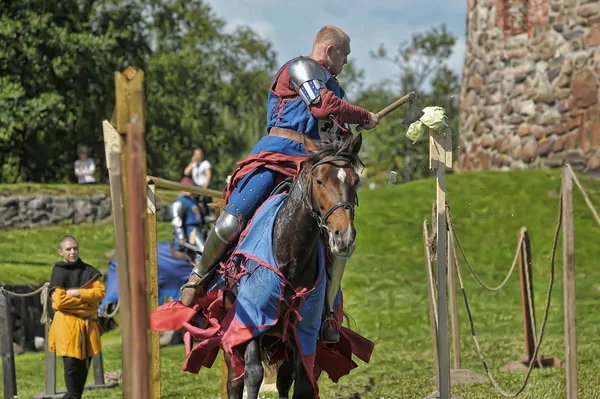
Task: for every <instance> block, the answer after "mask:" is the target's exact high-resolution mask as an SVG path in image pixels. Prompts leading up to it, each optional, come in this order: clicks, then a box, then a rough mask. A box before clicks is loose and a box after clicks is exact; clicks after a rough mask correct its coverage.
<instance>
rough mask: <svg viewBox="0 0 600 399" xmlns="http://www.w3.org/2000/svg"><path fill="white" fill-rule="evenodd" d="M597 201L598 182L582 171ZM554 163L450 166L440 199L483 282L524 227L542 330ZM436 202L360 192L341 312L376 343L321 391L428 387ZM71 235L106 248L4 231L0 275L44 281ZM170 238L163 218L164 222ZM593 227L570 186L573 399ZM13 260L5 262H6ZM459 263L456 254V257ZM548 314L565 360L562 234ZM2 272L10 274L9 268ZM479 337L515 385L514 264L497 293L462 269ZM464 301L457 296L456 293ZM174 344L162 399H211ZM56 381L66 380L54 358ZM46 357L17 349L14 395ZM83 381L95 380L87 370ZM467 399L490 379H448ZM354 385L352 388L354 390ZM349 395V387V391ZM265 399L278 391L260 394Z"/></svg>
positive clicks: (595, 282)
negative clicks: (465, 169) (428, 247)
mask: <svg viewBox="0 0 600 399" xmlns="http://www.w3.org/2000/svg"><path fill="white" fill-rule="evenodd" d="M582 183H583V184H584V186H585V187H586V189H587V190H588V192H589V193H590V195H591V198H592V201H593V202H594V203H595V204H596V206H597V207H598V206H600V185H599V184H598V182H597V181H593V180H590V179H582ZM560 185H561V179H560V171H513V172H507V173H505V172H489V173H472V174H464V175H451V176H449V177H448V179H447V192H448V193H447V198H448V202H449V204H450V206H451V209H452V216H453V221H454V226H455V229H456V232H457V234H458V236H459V238H460V240H461V243H462V244H463V247H464V249H465V251H466V254H467V256H468V258H469V260H470V261H471V263H472V264H473V266H474V268H475V269H476V271H477V272H478V274H479V275H480V277H481V278H482V279H483V280H484V282H486V283H487V284H488V285H497V284H499V283H500V282H501V281H502V279H503V278H504V276H505V275H506V273H507V271H508V268H509V266H510V264H511V262H512V258H513V256H514V252H515V249H516V244H517V237H518V233H519V229H520V228H521V227H522V226H525V227H527V229H528V230H529V234H530V237H531V243H532V257H533V274H534V289H535V298H534V299H535V304H536V306H537V307H536V318H537V320H538V328H539V325H540V323H541V320H542V316H543V311H544V308H543V306H544V303H545V299H546V294H547V288H548V283H549V279H550V254H551V249H552V238H553V234H554V230H555V227H556V223H557V220H558V210H559V201H558V198H559V192H560ZM434 199H435V183H434V181H433V180H431V179H427V180H422V181H417V182H413V183H410V184H407V185H402V186H395V187H380V188H378V189H376V190H373V191H369V190H366V189H365V190H363V191H362V192H361V193H360V207H359V208H358V209H357V216H356V217H357V220H356V224H357V229H358V248H357V250H356V252H355V255H354V259H353V260H352V261H351V262H350V263H349V264H348V268H347V269H346V275H345V277H344V282H343V287H344V295H345V298H346V310H347V311H348V312H349V313H350V314H351V315H352V316H353V318H354V320H355V322H356V329H357V330H358V332H360V333H361V334H363V335H364V336H366V337H367V338H369V339H371V340H373V341H374V342H375V343H376V345H375V351H374V353H373V357H372V360H371V363H370V364H364V363H362V362H361V361H360V360H359V361H358V363H359V368H358V369H356V370H355V371H353V372H352V373H351V374H350V375H349V376H346V377H344V378H342V380H341V381H340V382H339V383H338V384H332V383H331V382H330V381H329V380H328V379H327V377H326V376H323V377H322V378H321V380H320V387H321V397H322V398H350V397H353V398H357V397H360V398H363V399H364V398H373V399H377V398H387V399H389V398H408V399H413V398H424V397H425V396H427V395H429V394H430V393H431V392H432V391H433V390H434V385H433V384H432V383H431V382H430V378H431V377H432V376H433V375H434V370H433V356H432V351H433V349H432V343H431V331H430V328H429V310H428V302H427V288H426V280H425V267H424V251H423V239H422V223H423V220H424V219H426V218H430V215H431V204H432V202H433V201H434ZM64 232H71V233H74V234H75V235H77V236H78V237H80V238H81V241H82V243H81V246H82V255H81V256H82V257H83V258H84V259H85V260H87V261H90V262H92V263H94V262H96V264H98V265H100V264H101V263H102V262H106V258H105V256H104V253H105V252H106V251H108V250H110V249H111V248H112V242H113V241H112V240H113V238H112V226H110V225H108V226H106V225H92V226H73V227H68V228H62V229H60V230H57V229H45V230H38V231H10V232H0V253H1V254H2V261H0V270H1V272H0V281H4V280H6V279H8V280H10V281H12V282H26V281H33V280H37V281H45V279H47V278H48V276H49V272H50V268H49V267H48V265H49V264H51V263H53V262H54V261H55V260H56V256H54V253H55V249H54V248H55V246H56V244H55V242H56V239H57V237H58V236H59V235H60V234H62V233H64ZM159 234H160V237H161V239H168V238H169V237H170V231H169V230H168V225H162V226H161V228H160V233H159ZM599 242H600V227H599V226H598V225H597V224H596V222H595V221H594V220H593V218H592V217H591V214H590V212H589V210H588V209H587V207H586V205H585V203H584V201H583V198H582V196H581V194H580V193H578V192H577V191H576V192H575V248H576V249H575V263H576V284H577V295H576V300H577V323H578V325H577V326H578V331H577V339H578V360H579V393H580V396H579V397H580V398H585V399H592V398H598V397H600V373H599V371H600V370H599V369H598V360H597V358H598V348H599V347H600V346H599V345H600V317H598V312H597V309H598V303H599V300H600V291H598V286H600V268H598V266H597V265H598V263H599V262H598V261H599V260H600V245H598V243H599ZM7 259H8V260H10V261H11V262H7V261H6V260H7ZM462 265H464V262H462ZM555 266H556V271H555V278H556V281H555V285H554V291H553V293H552V302H551V308H550V317H549V320H548V325H547V328H546V333H545V339H544V344H543V346H542V350H541V352H542V354H543V355H544V356H547V357H550V356H556V357H559V358H560V359H562V360H564V356H565V352H564V334H563V323H564V315H563V291H562V290H563V286H562V239H561V240H560V241H559V246H558V251H557V262H556V265H555ZM6 270H9V271H8V272H5V271H6ZM463 276H464V277H465V284H466V292H467V295H468V298H469V301H470V306H471V310H472V313H473V318H474V322H475V329H476V332H477V336H478V338H479V340H480V342H481V346H482V349H483V351H484V354H485V356H486V360H487V362H488V365H489V366H490V368H491V371H492V373H493V374H494V376H495V377H496V379H497V380H498V382H499V383H500V385H501V386H502V387H503V388H504V389H505V390H508V391H513V390H515V389H516V388H518V387H519V386H520V384H521V382H522V380H523V378H524V376H525V373H523V372H500V371H499V369H500V368H501V367H502V366H503V365H505V364H506V363H508V362H510V361H513V360H518V359H519V358H520V357H521V356H522V355H523V354H524V343H523V321H522V316H521V305H520V292H519V282H518V273H515V274H513V276H512V277H511V279H510V280H509V282H508V284H507V285H506V287H505V288H504V289H503V290H501V291H499V292H488V291H484V290H483V289H481V288H480V287H479V286H478V285H477V283H476V282H475V281H474V279H473V278H472V276H471V275H470V274H469V273H468V270H467V269H466V268H464V267H463ZM459 301H460V298H459ZM459 319H460V330H461V335H460V342H461V348H462V357H463V368H469V369H472V370H474V371H476V372H478V373H480V374H482V375H483V374H484V370H483V367H482V365H481V362H480V360H479V357H478V356H477V353H476V351H475V347H474V344H473V341H472V338H471V333H470V328H469V325H468V319H467V315H466V311H465V308H464V304H463V303H462V301H461V302H459ZM103 347H104V361H105V364H104V368H105V371H114V370H119V369H120V367H121V364H120V356H121V354H120V336H119V332H118V330H116V331H111V332H110V333H108V334H105V335H104V337H103ZM183 360H184V353H183V347H182V346H174V347H166V348H162V349H161V370H162V397H163V398H190V399H191V398H216V397H217V394H218V388H219V376H220V372H219V367H218V366H217V365H216V366H215V367H214V368H213V369H211V370H205V369H203V370H202V371H201V372H200V374H198V375H192V374H189V373H183V372H182V371H180V369H181V365H182V362H183ZM58 364H59V370H58V375H59V378H58V385H59V387H62V386H63V383H62V377H61V374H60V373H61V372H62V367H61V362H59V363H58ZM42 365H43V354H41V353H27V354H23V355H20V356H18V357H17V376H18V387H19V397H20V398H30V397H32V396H33V394H34V393H36V392H39V391H41V390H42V389H43V374H42V371H41V370H42V367H43V366H42ZM90 381H91V377H90ZM565 386H566V382H565V371H564V369H545V370H535V371H534V372H533V375H532V377H531V379H530V382H529V385H528V386H527V388H526V389H525V391H524V392H523V393H522V394H521V395H520V396H519V397H520V398H528V399H540V398H542V399H544V398H548V399H560V398H565V397H566V394H565ZM453 392H454V393H455V394H458V395H460V396H462V397H463V398H464V399H483V398H486V399H487V398H496V397H498V398H499V397H500V396H499V395H498V394H497V393H496V392H495V390H494V388H493V387H492V386H491V384H489V383H486V384H478V385H462V386H454V387H453ZM355 394H358V395H359V396H357V395H355ZM353 395H355V396H353ZM85 397H87V398H118V397H121V391H120V389H119V388H115V389H110V390H104V391H95V392H90V393H87V394H86V395H85ZM265 397H275V396H268V395H266V396H265Z"/></svg>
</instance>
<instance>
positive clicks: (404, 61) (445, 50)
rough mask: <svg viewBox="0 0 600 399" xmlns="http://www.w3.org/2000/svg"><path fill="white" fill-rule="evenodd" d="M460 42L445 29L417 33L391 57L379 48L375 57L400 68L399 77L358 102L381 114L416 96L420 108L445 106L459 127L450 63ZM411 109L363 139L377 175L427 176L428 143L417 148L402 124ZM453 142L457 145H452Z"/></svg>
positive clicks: (396, 114)
mask: <svg viewBox="0 0 600 399" xmlns="http://www.w3.org/2000/svg"><path fill="white" fill-rule="evenodd" d="M455 42H456V38H455V37H454V36H453V35H452V34H451V33H450V32H448V31H447V29H446V26H445V25H443V24H442V25H441V26H440V27H433V28H431V29H429V30H427V31H425V32H423V33H416V34H414V35H413V36H412V37H411V40H409V41H405V42H403V43H401V44H400V45H399V47H398V49H397V52H396V54H394V55H390V53H389V52H388V50H387V49H386V48H385V46H383V45H381V46H380V47H379V48H378V50H377V51H376V52H372V53H371V55H372V56H373V57H374V58H376V59H379V60H382V61H385V62H392V63H393V64H394V65H395V66H397V68H398V71H399V74H398V78H397V79H395V80H392V81H386V82H382V83H381V84H380V85H379V86H377V87H374V88H371V89H369V90H366V91H363V92H362V93H361V95H360V97H359V99H358V103H359V104H360V105H362V106H364V107H366V108H367V109H369V110H371V111H373V112H377V111H378V110H380V109H382V108H383V107H385V106H386V105H388V104H390V103H391V102H393V101H395V100H396V99H397V98H399V97H401V96H403V95H404V94H406V93H408V92H410V91H415V92H416V93H417V96H418V100H417V102H418V107H419V108H420V109H423V108H425V107H428V106H441V107H443V108H445V109H446V115H447V116H448V124H449V125H450V126H451V127H453V128H454V130H455V134H456V128H457V125H458V93H459V82H460V81H459V78H458V76H457V75H456V74H455V73H454V71H452V70H451V69H450V68H449V67H448V64H447V61H448V58H449V57H450V55H451V54H452V52H453V49H454V45H455ZM406 110H407V106H404V107H402V109H400V110H397V111H395V112H394V113H393V114H391V115H390V116H387V117H386V118H385V119H383V121H382V123H381V125H380V126H379V127H377V129H375V130H373V133H370V132H367V133H366V134H365V147H366V148H367V149H368V154H367V156H368V157H369V159H370V160H372V161H371V162H370V164H371V165H372V168H371V169H372V171H373V175H375V176H376V177H379V178H381V177H382V176H384V172H386V171H390V170H394V171H397V172H398V173H400V175H401V176H402V177H403V178H404V179H405V180H409V181H410V180H413V179H415V178H419V177H424V176H429V175H430V173H431V172H430V171H429V141H428V140H429V138H428V137H422V138H421V139H420V140H419V141H418V142H417V143H415V144H414V145H413V144H412V143H411V142H410V141H409V140H407V139H406V137H405V134H406V130H407V128H408V127H407V126H404V125H402V124H401V121H402V118H403V117H404V115H405V113H406ZM454 142H455V141H454Z"/></svg>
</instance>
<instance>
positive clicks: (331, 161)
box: [307, 156, 358, 230]
mask: <svg viewBox="0 0 600 399" xmlns="http://www.w3.org/2000/svg"><path fill="white" fill-rule="evenodd" d="M336 162H342V163H343V164H342V165H340V164H338V163H336ZM326 164H331V165H334V166H336V167H338V168H346V167H348V166H351V163H350V161H349V160H348V159H347V158H345V157H342V156H333V157H327V158H323V159H321V160H320V161H319V162H316V163H314V164H313V165H312V166H311V168H310V172H309V179H310V183H309V184H310V193H309V194H308V195H307V197H309V196H310V200H309V199H308V198H307V202H308V211H309V213H310V215H311V217H312V218H313V219H315V220H316V221H317V223H318V224H319V228H320V229H321V230H325V229H326V225H325V223H326V222H327V219H328V218H329V216H331V214H332V213H333V212H335V210H336V209H338V208H341V207H344V209H348V210H350V215H351V217H352V219H353V220H354V204H352V203H351V202H350V201H339V202H337V203H336V204H334V205H333V206H332V207H331V208H329V210H328V211H327V212H325V214H324V215H323V214H321V212H320V211H319V213H317V212H315V209H314V205H313V204H314V202H315V201H314V197H313V196H314V192H315V190H314V185H313V184H314V183H313V171H314V170H315V169H316V168H317V167H319V166H322V165H326ZM355 203H356V206H358V194H356V198H355Z"/></svg>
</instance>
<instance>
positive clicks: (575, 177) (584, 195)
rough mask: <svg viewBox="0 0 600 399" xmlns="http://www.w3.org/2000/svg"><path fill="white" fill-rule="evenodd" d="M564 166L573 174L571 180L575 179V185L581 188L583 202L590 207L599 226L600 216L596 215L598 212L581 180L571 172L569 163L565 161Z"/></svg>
mask: <svg viewBox="0 0 600 399" xmlns="http://www.w3.org/2000/svg"><path fill="white" fill-rule="evenodd" d="M565 166H566V167H567V169H569V173H571V176H573V180H575V184H576V185H577V187H578V188H579V190H581V193H582V194H583V198H584V199H585V203H586V204H587V206H588V208H590V211H592V214H593V215H594V218H595V219H596V222H598V225H599V226H600V216H598V212H597V211H596V208H595V207H594V204H592V201H591V200H590V197H589V196H588V194H587V192H586V191H585V190H584V188H583V186H582V185H581V182H580V181H579V179H578V178H577V176H575V172H573V169H571V165H570V164H568V163H566V164H565Z"/></svg>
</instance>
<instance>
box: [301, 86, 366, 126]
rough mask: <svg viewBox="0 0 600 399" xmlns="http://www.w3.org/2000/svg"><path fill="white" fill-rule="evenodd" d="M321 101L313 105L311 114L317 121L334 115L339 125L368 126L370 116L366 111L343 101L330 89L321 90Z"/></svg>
mask: <svg viewBox="0 0 600 399" xmlns="http://www.w3.org/2000/svg"><path fill="white" fill-rule="evenodd" d="M320 91H321V101H319V102H318V103H316V104H311V106H310V107H309V108H308V109H309V110H310V113H311V114H312V115H313V116H314V117H315V118H317V119H327V115H329V114H333V116H335V117H336V119H337V120H338V122H339V123H342V124H343V123H351V124H367V123H369V119H370V114H369V111H367V110H366V109H364V108H362V107H359V106H357V105H352V104H350V103H349V102H347V101H344V100H342V99H341V98H339V97H338V96H336V95H335V94H334V93H333V92H332V91H330V90H328V89H321V90H320Z"/></svg>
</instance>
